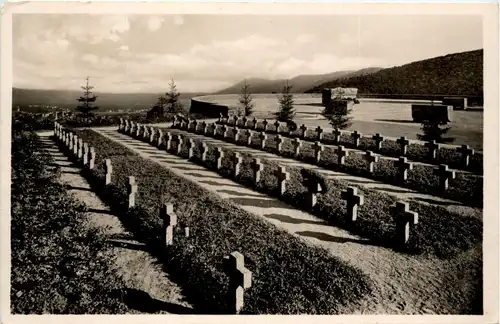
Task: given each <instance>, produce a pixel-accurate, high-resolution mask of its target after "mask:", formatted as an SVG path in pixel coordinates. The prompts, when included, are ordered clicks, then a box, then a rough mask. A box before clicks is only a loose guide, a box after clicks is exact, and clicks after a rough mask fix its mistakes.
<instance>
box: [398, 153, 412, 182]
mask: <svg viewBox="0 0 500 324" xmlns="http://www.w3.org/2000/svg"><path fill="white" fill-rule="evenodd" d="M394 165H395V166H396V167H397V168H398V181H400V182H405V181H406V179H407V178H408V170H413V164H411V163H410V162H408V159H407V158H406V157H404V156H401V157H399V159H398V160H397V161H394Z"/></svg>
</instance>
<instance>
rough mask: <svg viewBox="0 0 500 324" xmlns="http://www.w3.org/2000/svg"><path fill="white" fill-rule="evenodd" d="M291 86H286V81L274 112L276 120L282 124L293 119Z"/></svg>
mask: <svg viewBox="0 0 500 324" xmlns="http://www.w3.org/2000/svg"><path fill="white" fill-rule="evenodd" d="M291 91H292V86H291V85H288V81H287V82H286V83H285V85H284V86H283V91H282V92H281V96H280V98H279V99H278V101H279V104H280V106H279V108H278V112H276V119H277V120H279V121H282V122H287V121H291V120H293V119H294V117H295V109H294V108H293V94H292V92H291Z"/></svg>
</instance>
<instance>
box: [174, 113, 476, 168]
mask: <svg viewBox="0 0 500 324" xmlns="http://www.w3.org/2000/svg"><path fill="white" fill-rule="evenodd" d="M231 119H232V120H233V122H232V124H230V123H229V120H230V118H229V117H227V118H224V116H223V115H222V114H221V116H220V117H219V120H218V122H217V123H218V124H221V125H232V126H234V127H236V126H240V127H243V128H248V129H252V130H254V131H255V130H257V124H258V123H262V125H263V126H264V129H263V132H264V133H266V132H268V131H269V129H268V127H267V126H268V125H269V121H268V120H267V119H263V120H259V119H256V118H253V119H252V120H251V121H250V120H249V119H248V118H247V117H239V116H233V118H231ZM240 121H241V123H240ZM248 123H250V125H248ZM238 124H240V125H238ZM191 125H193V126H192V127H193V128H194V129H196V127H197V121H196V120H195V119H191V120H188V119H186V118H182V119H181V118H180V117H178V116H174V124H173V127H176V126H178V127H179V128H181V129H190V128H191ZM273 125H274V127H275V129H276V131H275V133H278V130H279V129H280V127H281V122H280V121H278V120H276V121H275V122H274V124H273ZM205 127H206V124H205V123H204V122H202V129H204V128H205ZM299 129H300V133H299V136H298V137H299V138H300V139H302V140H304V139H305V138H306V134H307V132H308V130H309V127H307V126H306V125H305V124H302V125H301V126H300V127H299ZM293 131H294V130H289V135H290V136H292V133H293ZM314 132H315V133H316V141H318V142H322V141H323V133H324V130H323V128H322V127H321V126H318V127H317V128H316V129H315V130H314ZM332 134H333V136H334V140H333V142H334V144H337V143H339V142H340V136H341V135H342V131H340V130H339V129H333V130H332ZM350 136H351V138H352V140H353V143H352V147H353V148H355V149H357V148H358V147H359V141H360V139H361V137H362V134H361V133H359V132H358V131H356V130H355V131H353V132H351V134H350ZM372 140H374V141H375V149H374V151H375V152H379V151H380V149H381V147H382V142H383V141H384V137H383V136H382V135H380V134H379V133H376V134H375V135H373V136H372ZM396 143H397V144H399V154H400V156H405V155H406V154H407V153H408V146H409V145H410V140H409V139H408V138H407V137H406V136H401V137H400V138H398V139H397V140H396ZM424 146H425V147H426V148H427V149H428V152H429V157H430V159H431V160H435V159H436V158H437V152H438V150H439V148H440V145H439V144H438V143H436V141H435V140H432V141H427V142H425V143H424ZM456 150H457V152H458V153H460V154H461V157H462V158H461V163H462V167H464V168H466V167H467V166H468V165H469V162H470V157H471V156H473V155H474V149H472V148H470V147H469V146H468V145H461V146H458V147H457V148H456Z"/></svg>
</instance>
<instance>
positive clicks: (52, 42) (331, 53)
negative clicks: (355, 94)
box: [12, 14, 483, 93]
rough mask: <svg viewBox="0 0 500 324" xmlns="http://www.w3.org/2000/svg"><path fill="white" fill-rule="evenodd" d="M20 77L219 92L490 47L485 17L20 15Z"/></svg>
mask: <svg viewBox="0 0 500 324" xmlns="http://www.w3.org/2000/svg"><path fill="white" fill-rule="evenodd" d="M12 32H13V79H14V86H15V87H20V88H30V89H64V90H66V89H68V90H77V89H80V86H81V85H83V83H84V79H85V77H86V76H89V77H90V82H91V84H92V85H94V86H95V90H96V91H98V92H116V93H122V92H164V91H166V90H167V89H168V83H169V82H170V80H172V79H174V81H175V84H176V85H177V88H178V90H179V91H180V92H184V93H186V92H212V91H217V90H220V89H223V88H225V87H228V86H231V85H232V84H234V83H236V82H239V81H241V80H243V79H244V78H251V77H258V78H271V79H277V78H292V77H294V76H297V75H300V74H322V73H331V72H335V71H342V70H352V69H361V68H366V67H374V66H377V67H392V66H399V65H403V64H406V63H409V62H413V61H418V60H422V59H426V58H431V57H436V56H441V55H446V54H450V53H457V52H464V51H469V50H475V49H480V48H482V47H483V45H482V43H483V40H482V39H483V36H482V35H483V34H482V18H481V16H472V15H470V16H456V15H453V16H443V15H411V16H409V15H387V16H382V15H376V16H375V15H373V16H366V15H362V16H357V15H349V16H347V15H338V16H331V15H330V16H326V15H318V16H276V15H272V16H264V15H263V16H257V15H253V16H252V15H89V14H15V15H14V16H13V30H12Z"/></svg>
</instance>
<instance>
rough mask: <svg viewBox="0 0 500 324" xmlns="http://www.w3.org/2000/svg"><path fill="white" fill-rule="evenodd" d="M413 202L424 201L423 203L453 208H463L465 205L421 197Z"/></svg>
mask: <svg viewBox="0 0 500 324" xmlns="http://www.w3.org/2000/svg"><path fill="white" fill-rule="evenodd" d="M413 200H416V201H422V202H426V203H429V204H433V205H441V206H453V205H456V206H463V205H464V204H462V203H459V202H458V201H453V202H449V201H440V200H435V199H429V198H420V197H419V198H413Z"/></svg>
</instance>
